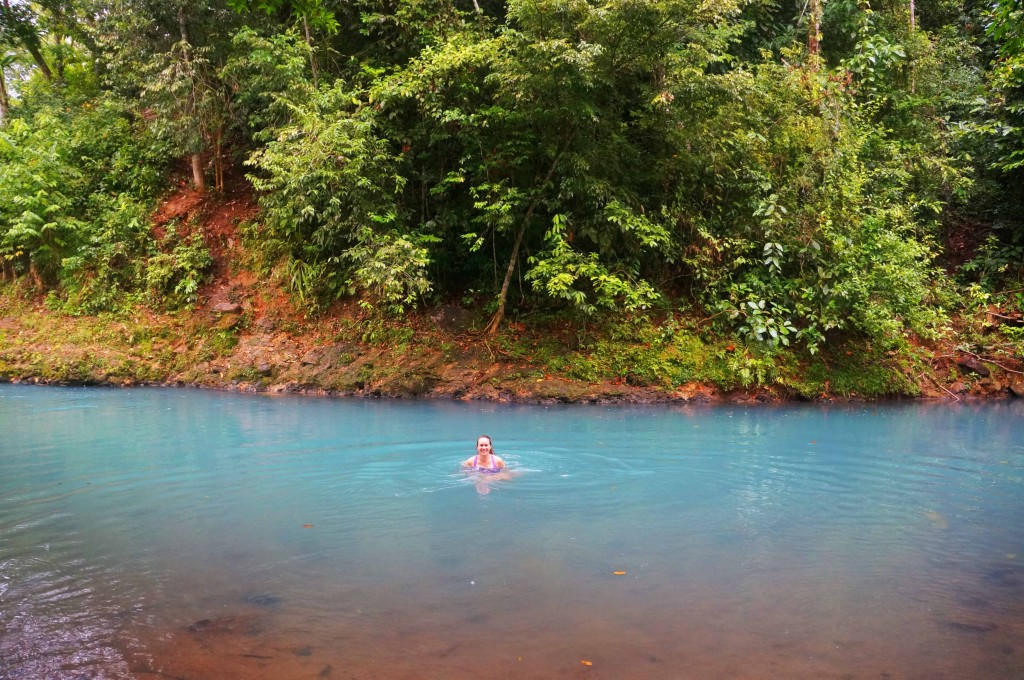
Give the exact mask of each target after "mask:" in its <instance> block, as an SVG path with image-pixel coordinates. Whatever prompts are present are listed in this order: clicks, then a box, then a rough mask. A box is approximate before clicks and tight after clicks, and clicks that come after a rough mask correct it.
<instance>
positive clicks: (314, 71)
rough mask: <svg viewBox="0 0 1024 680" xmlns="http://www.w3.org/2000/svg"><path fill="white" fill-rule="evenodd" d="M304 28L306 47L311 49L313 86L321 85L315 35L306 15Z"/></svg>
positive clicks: (310, 63)
mask: <svg viewBox="0 0 1024 680" xmlns="http://www.w3.org/2000/svg"><path fill="white" fill-rule="evenodd" d="M302 28H303V31H304V32H305V34H306V49H308V50H309V69H310V71H311V72H312V74H313V87H320V83H319V78H318V72H319V69H318V68H317V65H316V54H314V52H313V36H312V34H311V33H310V31H309V20H308V19H307V18H306V15H305V14H303V15H302Z"/></svg>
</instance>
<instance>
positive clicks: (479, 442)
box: [476, 434, 494, 453]
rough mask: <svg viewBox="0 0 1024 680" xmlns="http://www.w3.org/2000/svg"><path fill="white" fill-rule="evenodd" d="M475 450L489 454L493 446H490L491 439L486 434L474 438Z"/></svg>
mask: <svg viewBox="0 0 1024 680" xmlns="http://www.w3.org/2000/svg"><path fill="white" fill-rule="evenodd" d="M476 450H477V451H481V452H483V453H491V451H493V450H494V445H493V444H491V438H490V437H488V436H487V435H486V434H482V435H480V436H479V437H477V438H476Z"/></svg>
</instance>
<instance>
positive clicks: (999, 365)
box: [963, 350, 1024, 375]
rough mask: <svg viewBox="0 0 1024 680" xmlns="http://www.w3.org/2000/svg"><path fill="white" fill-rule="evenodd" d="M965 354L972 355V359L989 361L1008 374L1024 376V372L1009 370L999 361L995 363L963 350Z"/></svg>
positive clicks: (992, 360)
mask: <svg viewBox="0 0 1024 680" xmlns="http://www.w3.org/2000/svg"><path fill="white" fill-rule="evenodd" d="M963 353H964V354H970V355H971V356H972V357H974V358H975V359H977V360H978V361H987V362H988V363H990V364H995V365H996V366H998V367H999V368H1001V369H1003V370H1004V371H1006V372H1007V373H1016V374H1017V375H1024V371H1015V370H1013V369H1012V368H1007V367H1006V366H1003V365H1002V364H1000V363H999V362H998V361H995V360H994V359H990V358H988V357H985V356H982V355H981V354H975V353H974V352H968V351H967V350H963Z"/></svg>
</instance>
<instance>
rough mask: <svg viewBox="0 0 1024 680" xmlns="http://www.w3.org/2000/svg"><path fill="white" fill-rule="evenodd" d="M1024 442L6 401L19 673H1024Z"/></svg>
mask: <svg viewBox="0 0 1024 680" xmlns="http://www.w3.org/2000/svg"><path fill="white" fill-rule="evenodd" d="M1022 417H1024V403H1021V402H1003V403H987V404H969V405H949V404H942V405H858V406H817V405H814V406H811V405H805V406H785V407H764V406H760V407H752V408H744V407H739V406H731V407H729V406H722V407H714V408H711V407H706V408H694V407H660V406H659V407H643V408H626V407H596V406H594V407H540V406H511V405H493V404H475V403H469V404H466V403H448V402H415V403H411V402H399V401H345V400H332V399H318V398H298V397H267V396H256V395H237V394H225V393H210V392H201V391H194V390H175V389H133V390H109V389H75V388H41V387H26V386H13V385H0V678H12V679H14V678H18V679H22V678H26V679H30V680H31V679H35V678H40V679H43V678H46V679H49V678H54V679H58V680H63V679H72V678H74V679H76V680H77V679H79V678H111V679H121V678H151V677H152V678H157V677H180V678H188V680H202V679H204V678H210V679H212V678H233V677H238V678H241V677H245V678H279V679H282V680H289V679H290V678H316V677H327V678H435V677H436V678H448V677H467V678H499V677H501V678H507V677H521V678H552V677H577V676H579V677H594V678H694V679H698V678H699V679H706V678H836V679H839V678H893V679H898V678H921V679H922V680H923V679H926V678H927V679H938V678H950V679H953V678H956V679H970V678H985V679H987V678H993V679H1004V678H1011V679H1012V678H1024V426H1022V423H1024V418H1022ZM480 433H486V434H489V435H491V436H492V437H493V439H494V443H495V448H496V450H497V451H498V453H499V454H501V455H502V456H503V457H504V458H505V460H506V461H507V462H508V464H509V467H510V468H513V469H514V471H515V474H514V475H512V476H510V478H508V479H497V480H495V479H491V478H486V477H474V476H472V475H467V474H466V473H463V472H461V471H459V470H458V465H459V462H460V461H461V460H463V459H464V458H466V457H467V456H470V455H472V453H473V445H474V440H475V437H476V436H477V435H478V434H480ZM616 572H624V573H621V574H619V573H616ZM584 662H589V663H584Z"/></svg>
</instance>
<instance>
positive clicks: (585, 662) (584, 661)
mask: <svg viewBox="0 0 1024 680" xmlns="http://www.w3.org/2000/svg"><path fill="white" fill-rule="evenodd" d="M580 663H581V664H583V665H584V666H593V665H594V662H593V661H587V660H585V659H581V660H580Z"/></svg>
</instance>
